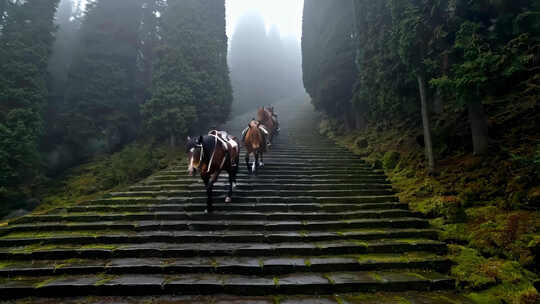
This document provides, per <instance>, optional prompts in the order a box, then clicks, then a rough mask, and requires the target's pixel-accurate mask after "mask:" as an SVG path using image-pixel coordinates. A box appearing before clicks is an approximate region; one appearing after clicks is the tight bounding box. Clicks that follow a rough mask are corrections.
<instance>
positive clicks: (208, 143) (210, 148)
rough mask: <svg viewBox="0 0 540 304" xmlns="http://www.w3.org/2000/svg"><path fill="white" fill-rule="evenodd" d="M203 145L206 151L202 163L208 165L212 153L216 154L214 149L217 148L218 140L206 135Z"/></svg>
mask: <svg viewBox="0 0 540 304" xmlns="http://www.w3.org/2000/svg"><path fill="white" fill-rule="evenodd" d="M201 144H202V146H203V151H204V154H203V157H202V162H201V163H205V164H207V165H208V162H210V157H211V155H212V152H214V149H215V148H216V140H215V138H214V137H213V136H209V135H204V136H203V140H202V142H201Z"/></svg>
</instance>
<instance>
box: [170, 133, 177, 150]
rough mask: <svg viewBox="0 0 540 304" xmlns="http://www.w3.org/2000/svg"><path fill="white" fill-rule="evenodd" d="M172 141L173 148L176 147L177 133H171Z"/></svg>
mask: <svg viewBox="0 0 540 304" xmlns="http://www.w3.org/2000/svg"><path fill="white" fill-rule="evenodd" d="M170 141H171V148H174V147H176V135H175V134H171V138H170Z"/></svg>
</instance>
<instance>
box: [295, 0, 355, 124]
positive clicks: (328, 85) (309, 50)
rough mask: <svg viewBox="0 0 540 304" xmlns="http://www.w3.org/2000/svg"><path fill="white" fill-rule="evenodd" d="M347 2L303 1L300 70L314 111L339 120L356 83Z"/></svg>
mask: <svg viewBox="0 0 540 304" xmlns="http://www.w3.org/2000/svg"><path fill="white" fill-rule="evenodd" d="M352 12H353V11H352V6H351V2H350V1H345V2H339V1H317V0H307V1H305V2H304V15H303V18H304V19H303V25H302V26H303V34H302V35H303V36H302V68H303V80H304V87H305V88H306V91H307V92H308V94H309V95H310V96H311V98H312V103H313V105H314V106H315V108H316V109H318V110H320V111H323V112H326V113H328V114H329V115H330V116H332V117H333V118H340V119H342V118H343V116H344V115H346V113H348V112H349V111H350V109H351V104H350V102H349V100H350V99H351V97H352V88H353V85H354V82H355V78H356V77H355V74H356V70H355V66H354V57H355V53H356V51H355V43H354V40H353V39H352V38H353V37H354V36H353V33H352V32H351V30H352V28H353V22H354V18H353V15H352Z"/></svg>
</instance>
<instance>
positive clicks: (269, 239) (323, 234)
mask: <svg viewBox="0 0 540 304" xmlns="http://www.w3.org/2000/svg"><path fill="white" fill-rule="evenodd" d="M398 238H401V239H403V238H406V239H417V238H422V239H436V238H437V233H436V231H435V230H431V229H379V230H367V229H357V230H350V231H347V230H345V231H307V230H306V231H299V232H248V231H243V230H239V231H235V230H227V231H223V232H221V233H220V232H215V231H210V232H204V231H203V232H192V231H176V232H171V231H147V232H133V231H121V230H120V231H110V230H95V231H77V230H73V231H49V232H34V231H32V232H25V233H11V234H8V235H5V236H3V237H1V238H0V247H17V246H27V245H32V244H41V245H52V244H57V245H65V244H80V245H89V244H96V243H97V244H124V243H133V244H144V243H147V242H160V243H172V244H182V243H202V242H212V243H257V242H258V243H283V242H309V243H312V242H324V241H339V240H345V239H346V240H359V241H368V240H377V239H398Z"/></svg>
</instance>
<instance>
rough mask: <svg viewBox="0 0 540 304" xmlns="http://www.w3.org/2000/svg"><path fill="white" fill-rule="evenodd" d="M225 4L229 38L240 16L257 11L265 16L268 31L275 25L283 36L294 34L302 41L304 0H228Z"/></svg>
mask: <svg viewBox="0 0 540 304" xmlns="http://www.w3.org/2000/svg"><path fill="white" fill-rule="evenodd" d="M225 6H226V13H227V36H228V37H229V39H230V38H231V37H232V34H233V33H234V28H235V26H236V24H237V22H238V20H239V19H240V17H242V16H243V15H245V14H246V13H250V12H257V13H259V14H260V15H261V16H262V17H263V18H264V21H265V23H266V30H267V31H268V30H269V29H270V27H272V26H274V25H275V26H277V28H278V29H279V32H280V33H281V36H282V37H286V36H294V37H295V38H296V39H297V40H298V41H300V38H301V36H302V9H303V7H304V0H226V1H225Z"/></svg>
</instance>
